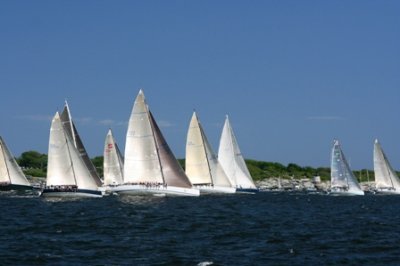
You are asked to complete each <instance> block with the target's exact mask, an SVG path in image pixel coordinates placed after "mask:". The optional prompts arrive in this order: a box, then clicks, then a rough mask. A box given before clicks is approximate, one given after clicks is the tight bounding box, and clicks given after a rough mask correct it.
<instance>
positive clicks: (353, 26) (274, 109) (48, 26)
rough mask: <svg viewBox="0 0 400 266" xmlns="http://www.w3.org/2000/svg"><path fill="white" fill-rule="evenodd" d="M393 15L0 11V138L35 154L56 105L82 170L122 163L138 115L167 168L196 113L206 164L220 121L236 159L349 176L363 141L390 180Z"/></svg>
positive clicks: (241, 7)
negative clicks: (148, 114) (75, 142)
mask: <svg viewBox="0 0 400 266" xmlns="http://www.w3.org/2000/svg"><path fill="white" fill-rule="evenodd" d="M399 12H400V2H399V1H390V0H388V1H367V0H366V1H222V0H221V1H6V0H3V1H1V2H0V36H1V41H0V89H1V92H2V97H0V122H1V126H0V135H2V136H3V138H4V139H5V141H6V143H7V144H8V146H9V148H10V149H11V151H12V152H13V153H14V155H16V156H19V155H20V153H21V152H23V151H27V150H37V151H39V152H43V153H47V148H48V136H49V128H50V118H51V117H52V116H53V115H54V113H55V112H56V111H57V110H62V108H63V104H64V100H65V99H67V100H68V103H69V106H70V108H71V112H72V116H73V119H74V120H75V123H76V125H77V127H78V130H79V132H80V135H81V136H82V139H83V141H84V143H85V145H86V148H87V150H88V153H89V154H90V156H91V157H94V156H97V155H102V152H103V145H104V139H105V136H106V133H107V130H108V128H109V127H111V128H112V129H113V131H114V135H115V137H116V138H117V141H118V143H119V145H120V146H121V149H122V150H124V146H125V135H126V129H127V121H128V119H129V115H130V112H131V109H132V104H133V101H134V99H135V97H136V95H137V93H138V91H139V89H140V88H143V90H144V93H145V96H146V98H147V102H148V104H149V106H150V109H151V110H152V112H153V114H154V116H155V118H156V120H157V122H158V123H159V125H160V127H161V129H162V131H163V133H164V135H165V137H166V139H167V141H168V143H169V144H170V146H171V148H172V150H173V151H174V153H175V154H176V156H177V157H178V158H183V157H184V155H185V142H186V133H187V128H188V125H189V121H190V118H191V115H192V112H193V110H194V109H195V110H196V111H197V113H198V116H199V118H200V120H201V122H202V124H203V126H204V128H205V131H206V134H207V136H208V139H209V140H210V142H211V143H212V145H213V147H214V150H215V151H217V149H218V142H219V137H220V134H221V130H222V124H223V121H224V117H225V114H229V116H230V119H231V123H232V126H233V127H234V130H235V133H236V137H237V139H238V142H239V145H240V147H241V150H242V153H243V154H244V156H245V157H246V158H252V159H256V160H264V161H276V162H281V163H283V164H287V163H290V162H293V163H297V164H299V165H302V166H306V165H308V166H329V160H330V149H331V146H332V144H333V139H334V138H338V139H339V140H340V141H341V143H342V147H343V150H344V152H345V154H346V156H347V158H348V160H349V161H350V164H351V166H352V168H353V169H360V168H369V169H371V168H372V149H373V140H374V138H379V140H380V141H381V144H382V146H383V149H384V150H385V152H386V154H387V156H388V157H389V159H390V160H391V162H392V165H393V166H394V167H395V168H397V169H400V139H399V137H398V136H399V135H400V124H399V123H398V118H399V111H398V110H399V103H400V101H399V100H400V91H399V89H400V75H399V70H400V48H399V47H400V16H399V15H398V14H399Z"/></svg>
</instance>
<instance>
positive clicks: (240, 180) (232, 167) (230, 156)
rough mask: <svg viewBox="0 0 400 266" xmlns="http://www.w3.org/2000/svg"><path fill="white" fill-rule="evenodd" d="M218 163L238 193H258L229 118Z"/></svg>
mask: <svg viewBox="0 0 400 266" xmlns="http://www.w3.org/2000/svg"><path fill="white" fill-rule="evenodd" d="M218 161H219V162H220V163H221V166H222V168H223V169H224V171H225V173H226V175H227V176H228V178H229V180H230V182H231V184H232V186H234V187H236V192H248V193H255V192H258V189H257V187H256V186H255V184H254V181H253V178H252V177H251V175H250V172H249V169H248V168H247V166H246V162H245V161H244V158H243V155H242V153H241V152H240V149H239V145H238V143H237V140H236V137H235V135H234V133H233V129H232V127H231V124H230V122H229V118H228V116H226V118H225V123H224V127H223V129H222V134H221V139H220V142H219V149H218Z"/></svg>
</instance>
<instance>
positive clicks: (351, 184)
mask: <svg viewBox="0 0 400 266" xmlns="http://www.w3.org/2000/svg"><path fill="white" fill-rule="evenodd" d="M331 190H340V191H341V192H343V194H357V195H364V191H363V190H362V189H361V187H360V185H359V184H358V182H357V179H356V177H355V176H354V174H353V172H352V171H351V169H350V167H349V164H348V163H347V160H346V158H345V157H344V153H343V151H342V149H341V147H340V144H339V141H338V140H335V141H334V145H333V148H332V154H331Z"/></svg>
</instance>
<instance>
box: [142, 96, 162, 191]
mask: <svg viewBox="0 0 400 266" xmlns="http://www.w3.org/2000/svg"><path fill="white" fill-rule="evenodd" d="M140 91H141V92H142V93H143V91H142V90H140ZM143 95H144V94H143ZM143 100H144V101H145V107H146V114H147V119H148V120H149V122H150V121H152V115H151V114H150V110H149V106H148V105H147V104H146V100H145V98H144V96H143ZM150 127H151V132H152V137H153V140H154V143H155V146H156V152H157V158H158V165H159V166H160V173H161V178H162V183H163V184H165V177H164V171H163V166H162V164H161V159H160V150H159V148H158V145H159V144H158V142H157V139H156V137H155V135H154V125H153V123H151V122H150Z"/></svg>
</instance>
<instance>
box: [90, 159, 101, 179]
mask: <svg viewBox="0 0 400 266" xmlns="http://www.w3.org/2000/svg"><path fill="white" fill-rule="evenodd" d="M91 161H92V163H93V165H94V167H95V168H96V171H97V173H98V174H99V176H103V175H104V168H103V162H104V157H103V156H96V157H94V158H92V159H91Z"/></svg>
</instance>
